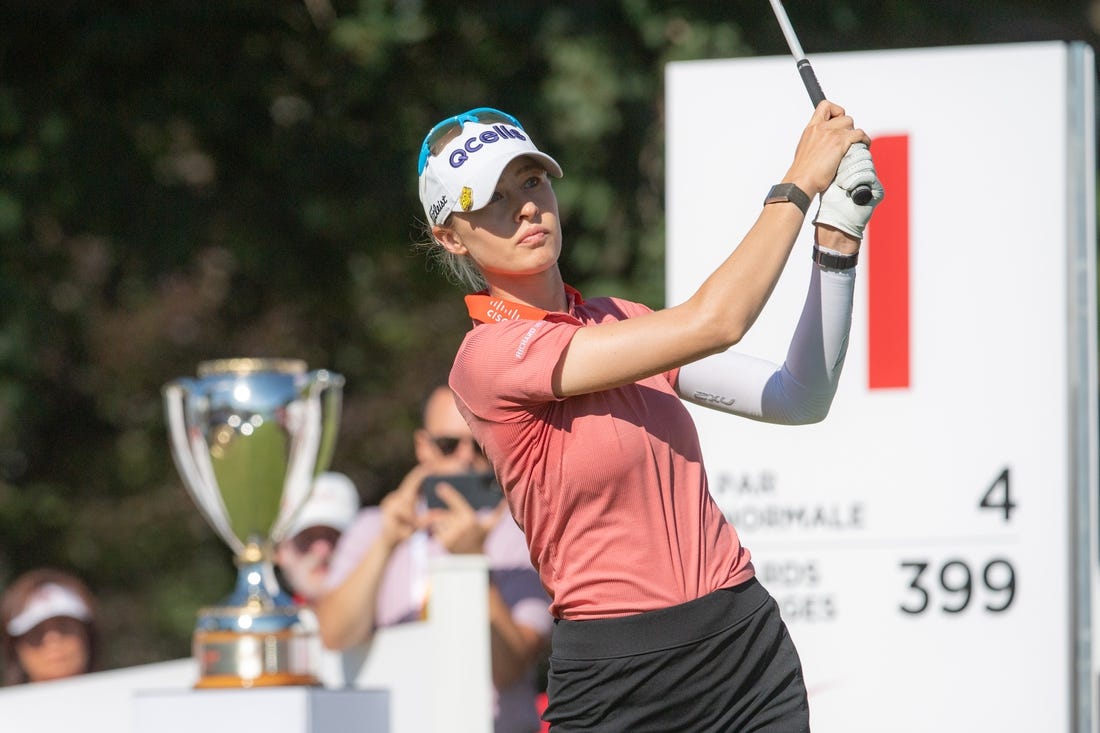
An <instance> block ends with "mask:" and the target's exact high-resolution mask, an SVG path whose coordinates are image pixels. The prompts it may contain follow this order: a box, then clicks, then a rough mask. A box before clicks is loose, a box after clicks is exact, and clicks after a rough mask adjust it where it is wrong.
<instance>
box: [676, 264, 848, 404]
mask: <svg viewBox="0 0 1100 733" xmlns="http://www.w3.org/2000/svg"><path fill="white" fill-rule="evenodd" d="M854 293H855V269H854V268H853V269H850V270H822V269H821V268H819V267H816V266H815V267H814V268H813V272H812V274H811V276H810V287H809V292H807V294H806V302H805V304H804V305H803V307H802V315H801V317H800V318H799V319H798V326H797V327H796V328H795V331H794V336H793V337H792V338H791V343H790V346H789V347H788V350H787V360H786V361H785V362H784V363H783V364H782V365H781V366H780V365H777V364H775V363H773V362H770V361H767V360H765V359H760V358H757V357H755V356H749V355H747V354H740V353H737V352H735V351H726V352H723V353H721V354H715V355H713V356H708V357H706V358H705V359H700V360H699V361H696V362H692V363H691V364H685V365H684V366H683V367H681V369H680V376H679V380H678V382H677V385H676V388H677V391H678V392H679V394H680V397H681V398H683V399H685V400H687V401H688V402H693V403H695V404H697V405H702V406H704V407H710V408H713V409H716V410H723V411H725V412H730V413H733V414H735V415H742V416H744V417H749V418H753V419H755V420H762V421H764V422H771V423H779V424H784V425H804V424H808V423H813V422H819V421H821V420H823V419H824V418H825V415H826V414H827V413H828V412H829V406H830V405H831V404H832V401H833V396H834V395H835V394H836V388H837V382H838V381H839V379H840V370H841V367H842V366H843V365H844V355H845V353H846V352H847V350H848V332H849V330H850V329H851V325H852V299H853V295H854Z"/></svg>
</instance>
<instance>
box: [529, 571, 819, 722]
mask: <svg viewBox="0 0 1100 733" xmlns="http://www.w3.org/2000/svg"><path fill="white" fill-rule="evenodd" d="M547 693H548V697H549V705H548V706H547V708H546V711H545V712H544V713H543V718H544V719H545V720H547V721H548V722H549V723H550V730H551V733H580V731H586V732H589V731H591V732H594V731H598V732H599V733H615V732H617V731H622V732H623V733H627V732H629V733H647V732H652V733H675V732H678V731H683V732H684V733H765V732H766V733H803V732H808V731H809V730H810V721H809V706H808V703H807V700H806V685H805V683H804V681H803V679H802V663H801V662H800V661H799V659H798V652H797V651H796V650H795V648H794V643H793V642H792V641H791V638H790V635H789V634H788V633H787V627H786V625H785V624H784V623H783V619H782V618H781V617H780V615H779V606H778V604H776V602H775V600H774V599H773V598H772V597H771V595H770V594H769V593H768V591H767V590H765V589H764V587H763V586H762V585H760V583H759V582H757V581H756V580H755V579H753V580H750V581H748V582H746V583H742V584H741V585H738V586H736V587H733V588H724V589H722V590H718V591H715V592H713V593H710V594H708V595H706V596H703V597H702V598H699V599H696V600H694V601H690V602H688V603H684V604H681V605H679V606H673V607H672V608H665V609H661V610H658V611H648V612H646V613H640V614H636V615H633V616H624V617H622V618H613V619H598V620H593V621H564V620H558V621H556V622H555V625H554V636H553V645H552V651H551V655H550V672H549V677H548V680H547Z"/></svg>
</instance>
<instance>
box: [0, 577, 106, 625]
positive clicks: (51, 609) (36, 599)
mask: <svg viewBox="0 0 1100 733" xmlns="http://www.w3.org/2000/svg"><path fill="white" fill-rule="evenodd" d="M58 616H68V617H69V618H75V619H77V620H78V621H91V619H92V610H91V609H90V608H88V605H87V604H86V603H84V599H82V598H81V597H80V596H79V595H78V594H77V593H75V592H73V591H71V590H69V589H68V588H64V587H62V586H60V585H57V584H56V583H46V584H44V585H41V586H39V587H38V588H35V589H34V591H33V592H32V593H31V595H30V598H28V599H27V604H26V605H25V606H24V607H23V610H22V611H21V612H20V613H19V615H18V616H16V617H15V618H13V619H12V620H11V621H9V622H8V634H10V635H11V636H22V635H23V634H25V633H27V632H28V631H30V630H31V629H33V628H34V627H35V626H38V624H40V623H42V622H43V621H45V620H46V619H51V618H57V617H58Z"/></svg>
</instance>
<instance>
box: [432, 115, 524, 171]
mask: <svg viewBox="0 0 1100 733" xmlns="http://www.w3.org/2000/svg"><path fill="white" fill-rule="evenodd" d="M510 138H514V139H516V140H526V139H527V136H526V135H524V134H523V131H522V130H520V129H519V128H516V127H509V126H507V125H493V129H492V130H485V131H484V132H482V133H481V134H479V135H474V136H473V137H468V138H466V140H465V142H463V143H462V147H460V148H458V149H456V150H454V151H453V152H452V153H451V155H450V157H449V158H448V162H449V163H450V164H451V167H452V168H461V167H462V164H463V163H465V162H466V161H467V160H469V159H470V156H471V155H474V154H476V153H477V151H479V150H481V149H482V148H484V147H485V146H486V145H492V144H493V143H497V142H500V141H501V140H508V139H510Z"/></svg>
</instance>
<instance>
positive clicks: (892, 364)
mask: <svg viewBox="0 0 1100 733" xmlns="http://www.w3.org/2000/svg"><path fill="white" fill-rule="evenodd" d="M871 150H872V151H873V152H874V156H875V170H876V171H877V173H878V177H879V180H880V181H882V186H883V188H884V189H885V190H886V198H884V199H883V200H882V203H881V204H879V205H878V208H876V209H875V215H874V218H873V219H872V220H871V223H870V224H869V225H868V226H867V233H866V240H865V242H864V246H865V247H866V249H867V254H866V257H867V264H868V267H867V269H868V278H867V283H868V285H867V289H868V309H869V312H868V318H867V323H868V329H867V330H868V333H867V353H868V364H867V386H868V387H869V388H870V389H891V388H895V389H896V388H907V387H908V386H909V364H910V353H909V351H910V346H911V345H910V337H909V323H910V318H909V136H908V135H895V136H889V137H877V138H874V140H873V141H872V145H871Z"/></svg>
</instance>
